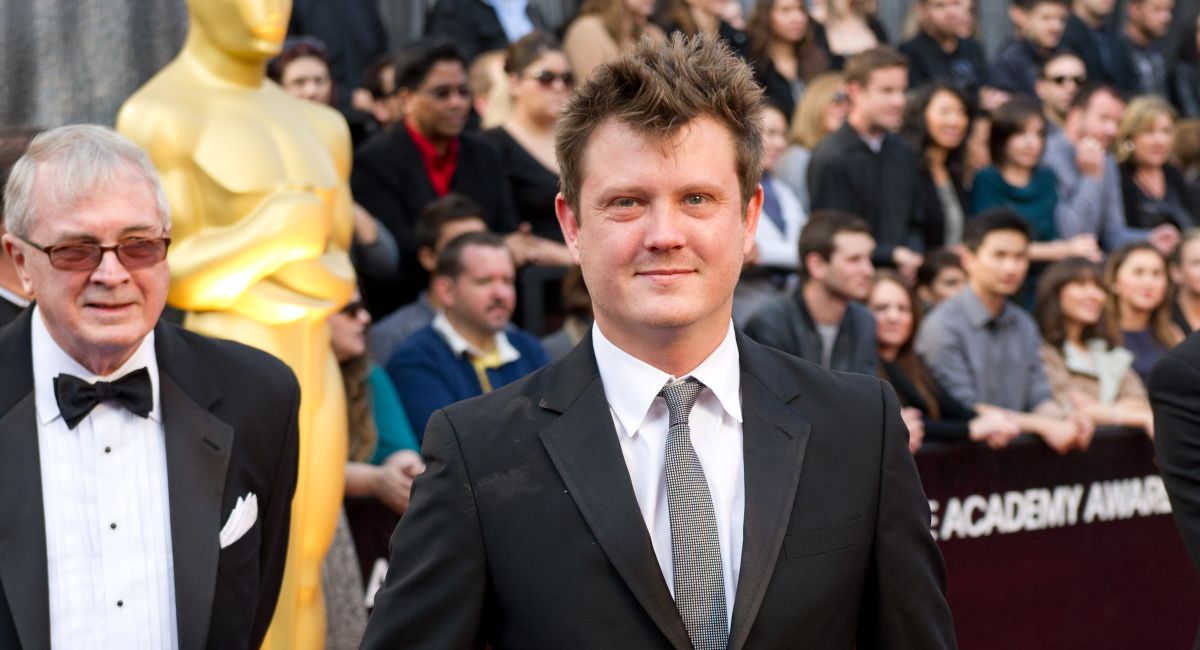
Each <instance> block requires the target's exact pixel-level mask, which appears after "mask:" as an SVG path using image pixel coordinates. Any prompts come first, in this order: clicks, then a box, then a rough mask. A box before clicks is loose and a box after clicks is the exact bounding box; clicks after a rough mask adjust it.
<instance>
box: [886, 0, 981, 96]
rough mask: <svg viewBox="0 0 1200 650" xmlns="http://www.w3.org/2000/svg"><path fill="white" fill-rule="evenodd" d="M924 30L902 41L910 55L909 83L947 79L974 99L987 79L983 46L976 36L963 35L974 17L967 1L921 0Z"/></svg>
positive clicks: (914, 84) (920, 84) (921, 18)
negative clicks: (965, 25) (965, 36)
mask: <svg viewBox="0 0 1200 650" xmlns="http://www.w3.org/2000/svg"><path fill="white" fill-rule="evenodd" d="M917 14H918V16H919V17H920V21H921V33H919V34H917V35H916V36H915V37H914V38H912V39H911V40H908V41H906V42H904V43H903V44H901V45H900V51H901V52H903V53H904V55H905V56H907V57H908V60H909V66H908V86H909V88H918V87H920V86H922V85H924V84H926V83H929V82H930V81H944V82H947V83H950V84H953V85H954V86H955V87H956V88H958V89H959V90H961V91H963V93H965V94H966V95H967V97H969V98H971V100H972V101H975V99H976V98H977V97H978V96H979V89H980V87H982V86H983V84H984V82H985V81H987V60H986V59H985V58H984V55H983V47H982V46H981V45H980V44H979V41H976V40H975V39H973V38H970V37H967V38H959V36H958V34H959V33H960V31H961V28H962V26H963V25H964V24H965V23H967V22H968V21H970V19H971V18H970V13H969V10H968V8H967V7H966V5H965V3H963V2H959V1H958V0H918V2H917Z"/></svg>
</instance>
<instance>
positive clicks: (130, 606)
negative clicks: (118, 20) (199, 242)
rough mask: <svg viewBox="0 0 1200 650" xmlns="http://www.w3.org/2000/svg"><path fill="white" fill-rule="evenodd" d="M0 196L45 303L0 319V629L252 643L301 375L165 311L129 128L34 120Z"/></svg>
mask: <svg viewBox="0 0 1200 650" xmlns="http://www.w3.org/2000/svg"><path fill="white" fill-rule="evenodd" d="M5 203H6V205H7V209H6V211H5V214H4V219H5V226H6V228H7V230H8V233H7V234H5V235H4V238H3V242H4V249H5V251H6V252H7V253H8V254H9V255H10V256H11V257H12V259H13V261H14V263H15V265H16V268H17V273H18V276H19V277H20V280H21V284H22V286H23V288H24V289H25V291H26V292H27V293H29V294H30V295H32V296H33V297H34V299H35V301H36V303H35V307H34V308H32V309H29V310H26V311H25V312H24V313H23V314H21V316H20V317H18V319H17V320H16V321H14V322H13V324H12V325H11V326H10V327H8V328H6V329H5V330H4V331H3V333H0V359H3V360H4V364H5V378H4V381H3V382H0V477H2V478H0V480H2V481H3V485H4V494H5V497H4V499H2V500H0V530H2V531H6V532H5V533H4V535H3V536H0V647H4V648H15V647H24V648H48V647H50V646H51V645H53V646H54V647H64V648H134V647H152V648H203V647H212V648H246V647H257V646H258V644H259V643H260V642H261V641H262V638H263V636H264V634H265V633H266V630H267V624H268V623H269V622H270V620H271V613H272V611H273V610H274V608H275V600H276V596H277V594H278V593H279V585H280V580H281V577H282V574H283V565H284V557H285V555H286V549H287V537H288V521H289V513H290V507H291V500H292V493H293V491H294V489H295V484H296V454H297V429H296V413H297V408H298V404H299V390H298V386H297V384H296V380H295V378H294V376H293V375H292V373H291V372H290V371H289V370H288V369H287V368H286V367H285V366H284V365H283V364H282V363H280V362H279V361H277V360H275V359H274V358H272V357H270V356H268V355H267V354H265V353H262V352H258V351H255V350H252V349H250V348H247V347H244V346H242V345H239V344H236V343H231V342H227V341H216V340H212V339H207V338H204V337H202V336H199V335H196V334H191V333H188V332H185V331H183V330H181V329H178V328H176V327H175V326H172V325H169V324H167V323H165V322H160V321H159V316H160V315H161V313H162V310H163V307H164V305H165V303H166V295H167V284H168V271H167V264H166V252H167V245H168V243H169V242H170V239H169V235H170V221H169V218H168V214H167V201H166V198H165V196H164V194H163V189H162V186H161V184H160V182H159V179H158V176H157V175H156V173H155V171H154V168H153V166H152V165H151V164H150V161H149V159H148V158H147V157H146V155H145V154H144V153H143V152H142V151H141V150H140V149H138V148H137V146H136V145H134V144H133V143H131V142H129V141H128V140H126V139H124V138H123V137H121V136H119V135H117V134H116V133H113V132H112V131H109V130H108V129H104V128H101V127H96V126H69V127H63V128H60V129H55V130H53V131H49V132H46V133H44V134H42V135H40V136H38V137H37V138H36V139H34V141H33V142H32V144H31V145H30V147H29V150H28V152H27V153H26V154H25V155H24V156H23V157H22V158H21V159H20V160H19V161H18V162H17V163H16V165H15V166H14V167H13V170H12V174H11V176H10V178H9V180H8V183H7V188H6V190H5Z"/></svg>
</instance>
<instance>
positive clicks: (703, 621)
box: [658, 377, 729, 650]
mask: <svg viewBox="0 0 1200 650" xmlns="http://www.w3.org/2000/svg"><path fill="white" fill-rule="evenodd" d="M703 388H704V385H703V384H701V383H700V382H698V381H696V380H695V379H692V378H690V377H689V378H688V379H686V380H684V381H681V382H678V383H675V384H670V385H668V386H666V387H664V388H663V389H662V390H661V391H659V393H658V394H659V395H661V396H662V397H663V399H665V400H666V401H667V411H668V413H669V414H670V419H671V424H670V427H669V428H668V430H667V460H666V470H667V509H668V512H669V514H670V518H671V566H672V567H673V568H674V572H675V607H676V608H678V609H679V614H680V616H682V617H683V624H684V626H685V627H686V628H687V632H688V636H689V637H691V639H692V646H693V647H694V648H696V650H725V647H726V646H727V645H728V644H729V627H728V624H727V622H726V616H725V579H724V576H723V573H722V571H721V544H720V540H719V539H718V537H717V515H716V513H715V512H714V511H713V502H712V495H710V494H709V491H708V481H706V480H705V478H704V468H703V467H701V466H700V458H699V457H698V456H696V450H695V449H694V448H693V447H692V434H691V429H690V428H689V427H688V415H690V414H691V412H692V406H693V405H694V404H695V403H696V398H697V397H698V396H699V395H700V391H701V390H703Z"/></svg>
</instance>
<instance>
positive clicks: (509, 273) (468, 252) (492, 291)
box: [443, 245, 517, 334]
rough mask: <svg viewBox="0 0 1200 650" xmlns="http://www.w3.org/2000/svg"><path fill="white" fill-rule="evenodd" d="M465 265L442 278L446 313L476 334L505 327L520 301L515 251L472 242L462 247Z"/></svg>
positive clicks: (453, 320)
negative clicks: (516, 279) (515, 267)
mask: <svg viewBox="0 0 1200 650" xmlns="http://www.w3.org/2000/svg"><path fill="white" fill-rule="evenodd" d="M462 266H463V271H462V273H460V274H459V276H458V277H457V278H453V279H450V278H443V280H444V281H445V283H446V287H447V291H446V292H445V295H444V296H443V298H444V303H443V304H444V305H445V307H446V316H447V317H448V318H449V319H450V320H451V321H452V322H453V323H454V325H455V327H466V328H467V329H470V330H471V331H472V332H473V333H475V334H495V333H496V332H499V331H501V330H503V329H504V328H505V327H506V326H507V325H508V321H509V320H511V319H512V315H513V310H514V309H515V308H516V304H517V293H516V289H515V288H514V286H513V283H514V282H515V278H516V271H515V270H514V268H513V261H512V255H511V254H509V252H508V249H506V248H497V247H495V246H478V245H469V246H466V247H464V248H463V250H462Z"/></svg>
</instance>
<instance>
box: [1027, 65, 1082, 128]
mask: <svg viewBox="0 0 1200 650" xmlns="http://www.w3.org/2000/svg"><path fill="white" fill-rule="evenodd" d="M1086 81H1087V67H1086V66H1084V64H1083V60H1082V59H1080V58H1079V57H1077V56H1074V55H1067V54H1064V55H1060V56H1056V57H1054V58H1053V59H1050V60H1049V61H1047V62H1046V65H1045V67H1044V68H1043V69H1042V77H1041V78H1040V79H1038V81H1037V85H1036V86H1035V89H1036V91H1037V96H1038V99H1040V100H1042V103H1043V104H1044V105H1045V106H1046V108H1048V109H1049V110H1050V111H1051V112H1052V113H1054V114H1055V115H1057V116H1058V118H1059V119H1062V118H1063V117H1066V115H1067V110H1068V109H1070V107H1071V101H1072V100H1074V99H1075V95H1076V94H1077V93H1078V92H1079V88H1080V87H1081V86H1082V85H1083V84H1084V83H1085V82H1086Z"/></svg>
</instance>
